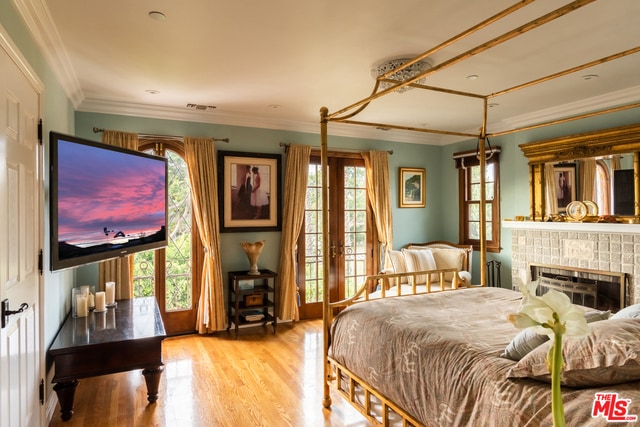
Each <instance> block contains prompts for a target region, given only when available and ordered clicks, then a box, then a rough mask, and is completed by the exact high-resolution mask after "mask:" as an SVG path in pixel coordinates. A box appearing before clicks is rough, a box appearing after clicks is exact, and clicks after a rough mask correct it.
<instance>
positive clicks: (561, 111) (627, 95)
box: [489, 86, 640, 133]
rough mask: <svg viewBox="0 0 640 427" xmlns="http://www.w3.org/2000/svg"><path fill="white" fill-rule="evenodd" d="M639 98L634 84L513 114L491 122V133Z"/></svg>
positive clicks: (601, 108) (614, 105)
mask: <svg viewBox="0 0 640 427" xmlns="http://www.w3.org/2000/svg"><path fill="white" fill-rule="evenodd" d="M638 100H640V86H633V87H630V88H627V89H624V90H619V91H616V92H611V93H607V94H605V95H600V96H594V97H591V98H586V99H583V100H580V101H575V102H570V103H567V104H562V105H556V106H554V107H551V108H546V109H543V110H538V111H534V112H531V113H527V114H522V115H519V116H513V117H510V118H508V119H504V120H501V121H500V122H497V123H495V124H489V125H490V127H491V131H490V132H489V133H493V132H501V131H506V130H511V129H519V128H522V127H526V126H530V125H536V124H539V123H545V122H550V121H552V120H556V119H560V118H563V117H571V116H576V115H579V114H584V113H590V112H594V111H598V110H604V109H607V108H611V107H616V106H620V105H625V104H631V103H634V102H638Z"/></svg>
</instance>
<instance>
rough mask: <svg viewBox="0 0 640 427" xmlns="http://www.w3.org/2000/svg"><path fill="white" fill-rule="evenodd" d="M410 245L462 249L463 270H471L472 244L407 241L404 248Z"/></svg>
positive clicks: (443, 241) (440, 241)
mask: <svg viewBox="0 0 640 427" xmlns="http://www.w3.org/2000/svg"><path fill="white" fill-rule="evenodd" d="M410 246H420V247H423V248H427V247H432V248H441V249H462V250H464V251H465V254H466V256H465V261H464V267H465V268H464V270H465V271H469V272H471V266H472V265H473V264H472V256H473V246H472V245H461V244H458V243H452V242H447V241H446V240H432V241H430V242H426V243H409V244H407V245H405V248H408V247H410Z"/></svg>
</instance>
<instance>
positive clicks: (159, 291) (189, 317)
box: [133, 141, 203, 335]
mask: <svg viewBox="0 0 640 427" xmlns="http://www.w3.org/2000/svg"><path fill="white" fill-rule="evenodd" d="M140 151H144V152H146V153H150V154H156V155H160V156H165V157H166V158H167V160H168V169H169V170H168V181H169V183H168V216H169V219H168V227H167V231H168V234H169V244H168V246H167V247H166V248H162V249H157V250H154V251H147V252H140V253H137V254H135V258H134V277H133V292H134V296H136V297H139V296H151V295H155V296H156V299H157V300H158V307H159V308H160V313H161V315H162V319H163V321H164V326H165V329H166V331H167V334H168V335H179V334H186V333H192V332H194V331H195V330H196V315H197V303H198V298H199V296H200V277H201V271H202V259H203V252H202V244H201V242H200V237H199V235H198V231H197V228H196V226H195V221H194V219H193V216H192V210H191V190H190V183H189V175H188V172H187V165H186V162H185V161H184V148H183V145H182V143H180V142H178V141H163V142H157V141H156V142H152V143H141V145H140Z"/></svg>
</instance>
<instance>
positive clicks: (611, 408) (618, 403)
mask: <svg viewBox="0 0 640 427" xmlns="http://www.w3.org/2000/svg"><path fill="white" fill-rule="evenodd" d="M630 404H631V399H622V398H619V397H618V393H596V396H595V398H594V400H593V408H592V409H591V416H592V417H593V418H596V417H598V416H601V415H602V417H604V418H605V419H606V420H607V421H608V422H612V423H626V422H629V421H638V416H637V415H631V414H629V413H628V411H629V405H630Z"/></svg>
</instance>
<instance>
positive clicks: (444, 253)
mask: <svg viewBox="0 0 640 427" xmlns="http://www.w3.org/2000/svg"><path fill="white" fill-rule="evenodd" d="M431 252H432V253H433V258H434V259H435V260H436V265H437V266H438V268H455V269H457V270H458V271H462V270H463V264H464V257H465V252H464V250H462V249H431ZM453 274H454V273H447V274H445V275H444V279H445V280H447V281H449V282H450V281H451V280H453Z"/></svg>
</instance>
